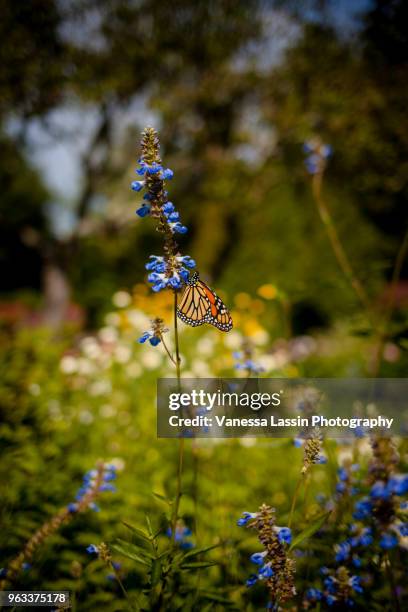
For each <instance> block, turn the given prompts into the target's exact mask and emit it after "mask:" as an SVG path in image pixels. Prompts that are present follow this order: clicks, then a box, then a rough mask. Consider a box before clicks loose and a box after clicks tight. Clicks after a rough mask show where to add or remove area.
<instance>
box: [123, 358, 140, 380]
mask: <svg viewBox="0 0 408 612" xmlns="http://www.w3.org/2000/svg"><path fill="white" fill-rule="evenodd" d="M142 371H143V370H142V368H141V366H140V364H139V363H137V362H136V361H132V363H129V365H128V366H127V367H126V374H127V375H128V376H129V377H130V378H138V377H139V376H140V375H141V373H142Z"/></svg>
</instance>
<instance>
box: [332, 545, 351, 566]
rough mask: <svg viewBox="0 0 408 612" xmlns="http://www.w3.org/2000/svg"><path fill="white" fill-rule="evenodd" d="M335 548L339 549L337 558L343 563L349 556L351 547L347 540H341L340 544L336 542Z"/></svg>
mask: <svg viewBox="0 0 408 612" xmlns="http://www.w3.org/2000/svg"><path fill="white" fill-rule="evenodd" d="M335 549H336V551H337V552H336V556H335V559H336V561H337V562H338V563H342V562H343V561H346V560H347V559H348V558H349V556H350V551H351V547H350V543H349V542H348V541H347V540H346V541H345V542H340V544H336V546H335Z"/></svg>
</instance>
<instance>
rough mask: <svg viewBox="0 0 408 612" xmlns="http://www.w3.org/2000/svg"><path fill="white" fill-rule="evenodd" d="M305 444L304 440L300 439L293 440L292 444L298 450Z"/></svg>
mask: <svg viewBox="0 0 408 612" xmlns="http://www.w3.org/2000/svg"><path fill="white" fill-rule="evenodd" d="M304 443H305V441H304V440H302V439H301V438H295V439H294V440H293V444H294V445H295V446H296V448H300V447H301V446H303V445H304Z"/></svg>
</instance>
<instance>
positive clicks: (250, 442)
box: [239, 438, 257, 448]
mask: <svg viewBox="0 0 408 612" xmlns="http://www.w3.org/2000/svg"><path fill="white" fill-rule="evenodd" d="M256 442H257V440H256V438H239V443H240V444H241V446H245V447H247V448H251V447H252V446H255V445H256Z"/></svg>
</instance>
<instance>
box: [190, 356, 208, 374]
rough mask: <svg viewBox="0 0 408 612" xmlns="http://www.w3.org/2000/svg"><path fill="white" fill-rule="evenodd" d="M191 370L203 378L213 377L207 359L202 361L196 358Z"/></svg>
mask: <svg viewBox="0 0 408 612" xmlns="http://www.w3.org/2000/svg"><path fill="white" fill-rule="evenodd" d="M191 370H192V372H193V374H194V376H197V377H201V378H211V372H210V369H209V367H208V365H207V364H206V363H205V361H201V359H194V361H193V362H192V363H191Z"/></svg>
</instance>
